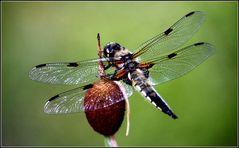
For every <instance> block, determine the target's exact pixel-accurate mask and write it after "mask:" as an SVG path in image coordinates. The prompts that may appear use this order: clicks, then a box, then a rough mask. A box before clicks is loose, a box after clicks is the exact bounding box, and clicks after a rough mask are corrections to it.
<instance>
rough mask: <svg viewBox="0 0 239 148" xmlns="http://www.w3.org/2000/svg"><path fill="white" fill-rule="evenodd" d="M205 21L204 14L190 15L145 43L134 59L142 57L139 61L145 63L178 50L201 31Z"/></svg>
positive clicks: (195, 12)
mask: <svg viewBox="0 0 239 148" xmlns="http://www.w3.org/2000/svg"><path fill="white" fill-rule="evenodd" d="M204 20H205V15H204V13H203V12H200V11H194V12H190V13H188V14H187V15H185V16H184V17H182V18H181V19H180V20H179V21H177V22H176V23H175V24H174V25H173V26H171V27H170V28H169V29H167V30H166V31H164V32H163V33H161V34H159V35H157V36H155V37H153V38H152V39H150V40H148V41H146V42H144V43H143V44H142V45H141V46H140V47H139V48H138V51H137V52H135V53H134V57H135V58H136V57H138V56H140V57H139V60H140V61H142V62H143V61H147V60H149V59H150V58H153V57H156V56H159V55H161V54H164V53H167V52H170V51H172V50H174V49H176V48H178V47H179V46H181V45H183V44H184V43H186V42H187V41H188V40H189V39H190V38H191V37H192V36H193V35H194V33H195V32H196V31H198V30H199V27H200V26H201V24H202V23H203V21H204Z"/></svg>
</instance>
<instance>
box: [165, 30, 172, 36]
mask: <svg viewBox="0 0 239 148" xmlns="http://www.w3.org/2000/svg"><path fill="white" fill-rule="evenodd" d="M172 31H173V29H172V28H168V30H166V31H165V32H164V34H165V35H168V34H169V33H170V32H172Z"/></svg>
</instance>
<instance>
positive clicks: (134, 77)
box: [130, 69, 177, 119]
mask: <svg viewBox="0 0 239 148" xmlns="http://www.w3.org/2000/svg"><path fill="white" fill-rule="evenodd" d="M130 77H131V81H132V84H133V86H134V87H135V88H136V89H137V90H138V91H139V93H140V94H141V95H142V96H144V97H145V98H147V99H148V100H149V101H150V102H151V103H152V104H153V105H154V106H156V107H157V108H158V109H160V110H162V112H164V113H165V114H167V115H169V116H171V117H172V118H173V119H176V118H177V116H176V115H175V114H174V113H173V111H172V110H171V109H170V107H169V106H168V104H167V103H166V102H165V101H164V100H163V98H162V97H161V96H160V95H159V94H158V93H157V92H156V90H155V89H154V88H153V86H152V85H151V84H150V82H149V80H148V79H147V78H146V77H145V76H144V73H143V71H141V70H140V69H137V70H136V71H134V72H132V73H131V74H130Z"/></svg>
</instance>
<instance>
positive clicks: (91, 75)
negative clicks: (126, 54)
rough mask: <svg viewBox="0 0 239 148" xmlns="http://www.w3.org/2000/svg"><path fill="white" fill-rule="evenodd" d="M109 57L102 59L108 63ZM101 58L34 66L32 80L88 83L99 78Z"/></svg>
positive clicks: (57, 82)
mask: <svg viewBox="0 0 239 148" xmlns="http://www.w3.org/2000/svg"><path fill="white" fill-rule="evenodd" d="M108 60H109V59H101V61H103V62H104V64H107V61H108ZM98 62H99V59H95V60H87V61H80V62H73V63H49V64H41V65H38V66H36V67H34V68H32V69H31V70H30V72H29V77H30V78H31V79H32V80H36V81H40V82H45V83H51V84H68V85H71V84H86V83H90V82H93V81H95V80H97V79H98V65H99V63H98Z"/></svg>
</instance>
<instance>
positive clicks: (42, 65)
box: [36, 64, 46, 68]
mask: <svg viewBox="0 0 239 148" xmlns="http://www.w3.org/2000/svg"><path fill="white" fill-rule="evenodd" d="M44 66H46V64H40V65H37V66H36V68H40V67H44Z"/></svg>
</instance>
